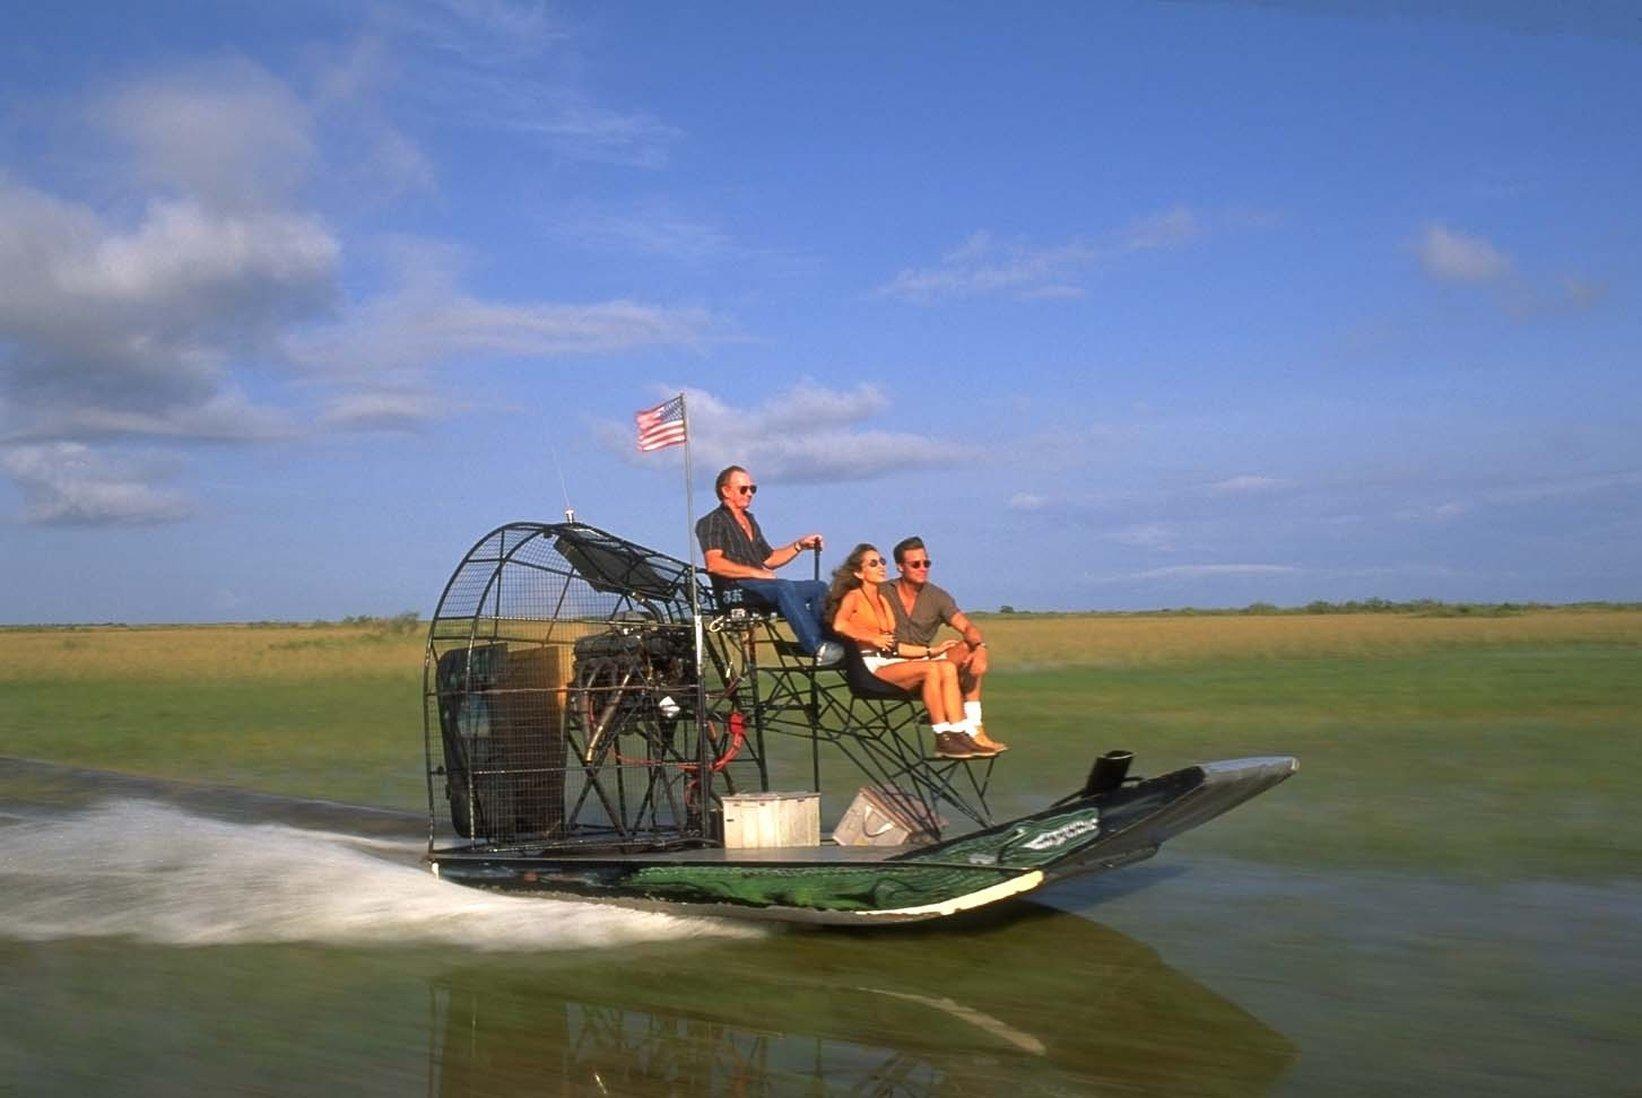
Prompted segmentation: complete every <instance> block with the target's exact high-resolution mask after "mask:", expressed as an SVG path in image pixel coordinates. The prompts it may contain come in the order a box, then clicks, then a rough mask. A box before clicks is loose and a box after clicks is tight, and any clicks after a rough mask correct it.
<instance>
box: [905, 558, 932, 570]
mask: <svg viewBox="0 0 1642 1098" xmlns="http://www.w3.org/2000/svg"><path fill="white" fill-rule="evenodd" d="M934 563H935V562H934V561H932V560H909V561H907V562H906V563H905V564H903V565H901V567H902V568H928V567H929V566H930V565H932V564H934Z"/></svg>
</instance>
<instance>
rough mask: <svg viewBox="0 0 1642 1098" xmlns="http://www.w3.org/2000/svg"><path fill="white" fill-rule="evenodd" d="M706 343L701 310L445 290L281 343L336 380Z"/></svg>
mask: <svg viewBox="0 0 1642 1098" xmlns="http://www.w3.org/2000/svg"><path fill="white" fill-rule="evenodd" d="M712 338H722V332H721V331H720V325H719V323H718V321H717V320H716V318H715V317H714V316H713V315H712V314H711V313H709V312H707V311H706V310H705V309H699V308H670V307H665V306H656V305H645V304H641V303H639V302H634V301H603V302H591V303H588V304H559V303H554V302H494V301H484V300H482V299H479V298H474V297H470V296H468V295H466V294H463V293H460V292H458V291H454V290H451V291H449V292H447V293H443V294H426V293H422V292H413V293H406V294H392V295H388V296H385V297H381V298H377V299H374V300H371V301H367V302H365V303H364V304H362V305H359V306H358V307H356V308H353V309H350V310H349V311H348V313H347V314H346V315H345V316H344V317H343V319H341V320H340V321H338V322H336V323H334V324H328V325H323V326H320V327H316V328H313V329H311V330H308V331H305V332H301V333H297V334H294V335H293V336H291V338H290V339H289V340H288V341H287V344H286V347H287V350H288V351H289V353H290V355H291V357H292V358H293V359H294V360H295V361H297V362H298V363H301V364H303V365H305V366H309V367H313V368H316V369H319V370H322V371H325V372H327V373H330V374H333V375H336V376H339V377H359V376H365V377H371V376H375V377H392V376H394V375H396V374H398V373H400V372H403V371H406V370H414V369H416V368H420V367H425V366H431V365H434V364H437V363H443V362H449V361H451V360H454V359H459V358H462V357H463V356H474V355H485V356H493V357H504V358H532V357H558V356H564V355H589V354H608V353H611V352H615V351H625V350H630V349H633V348H636V347H652V346H660V345H673V346H677V345H684V346H696V345H700V344H702V343H705V342H707V341H708V340H709V339H712Z"/></svg>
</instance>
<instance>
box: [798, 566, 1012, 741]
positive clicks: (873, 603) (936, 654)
mask: <svg viewBox="0 0 1642 1098" xmlns="http://www.w3.org/2000/svg"><path fill="white" fill-rule="evenodd" d="M888 568H889V566H888V564H887V563H886V562H885V560H884V554H882V553H880V552H879V551H878V549H877V547H876V546H872V545H868V544H865V543H863V544H861V545H857V546H856V547H855V548H854V549H853V550H851V551H850V555H849V556H848V557H847V558H845V560H844V563H843V564H842V565H840V566H839V567H838V568H837V569H836V570H835V571H834V572H833V574H832V587H831V588H830V589H829V590H828V592H827V614H826V616H827V620H828V621H829V622H830V623H831V625H832V631H833V632H834V633H837V634H838V635H839V636H841V637H844V638H845V639H846V640H847V641H849V642H850V643H851V644H854V645H855V646H856V647H857V648H858V649H860V652H861V661H862V662H863V663H864V664H866V667H867V670H868V671H870V672H872V673H873V674H874V675H876V676H877V677H878V678H880V679H883V680H884V681H885V682H887V683H892V684H894V685H895V686H899V687H901V688H902V689H903V690H917V691H919V692H920V693H921V694H922V695H923V699H924V708H925V709H927V710H928V711H929V722H930V726H931V729H932V730H933V732H934V733H935V753H936V754H937V755H938V756H940V757H941V758H946V759H971V758H982V757H985V756H988V755H993V754H996V752H995V751H990V750H987V749H986V748H983V747H982V746H980V745H979V744H978V743H976V742H975V740H974V730H973V729H972V728H971V727H970V726H969V722H968V721H967V720H966V719H965V718H964V698H963V690H962V689H961V688H960V687H959V685H958V668H957V667H956V665H954V664H952V663H951V662H949V661H948V660H947V659H946V658H945V656H946V651H947V649H949V648H951V647H952V646H953V645H955V644H957V643H958V642H957V641H956V640H947V641H943V642H942V643H940V644H936V645H922V644H900V643H897V642H896V640H895V611H894V609H893V608H892V607H891V606H890V605H889V600H888V599H887V598H886V597H885V596H884V593H883V591H882V590H881V585H882V584H884V583H886V582H887V581H888V579H889V570H888Z"/></svg>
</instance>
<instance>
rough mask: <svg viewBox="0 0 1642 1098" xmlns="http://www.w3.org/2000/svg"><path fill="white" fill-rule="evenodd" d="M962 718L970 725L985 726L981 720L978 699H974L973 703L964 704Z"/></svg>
mask: <svg viewBox="0 0 1642 1098" xmlns="http://www.w3.org/2000/svg"><path fill="white" fill-rule="evenodd" d="M964 718H965V719H966V720H968V721H969V723H970V724H985V723H986V722H985V721H983V720H981V703H980V699H976V700H975V701H972V702H964Z"/></svg>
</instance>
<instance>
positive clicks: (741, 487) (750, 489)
mask: <svg viewBox="0 0 1642 1098" xmlns="http://www.w3.org/2000/svg"><path fill="white" fill-rule="evenodd" d="M736 491H738V492H740V493H741V494H742V495H744V496H756V495H758V485H756V484H738V485H737V486H736Z"/></svg>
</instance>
